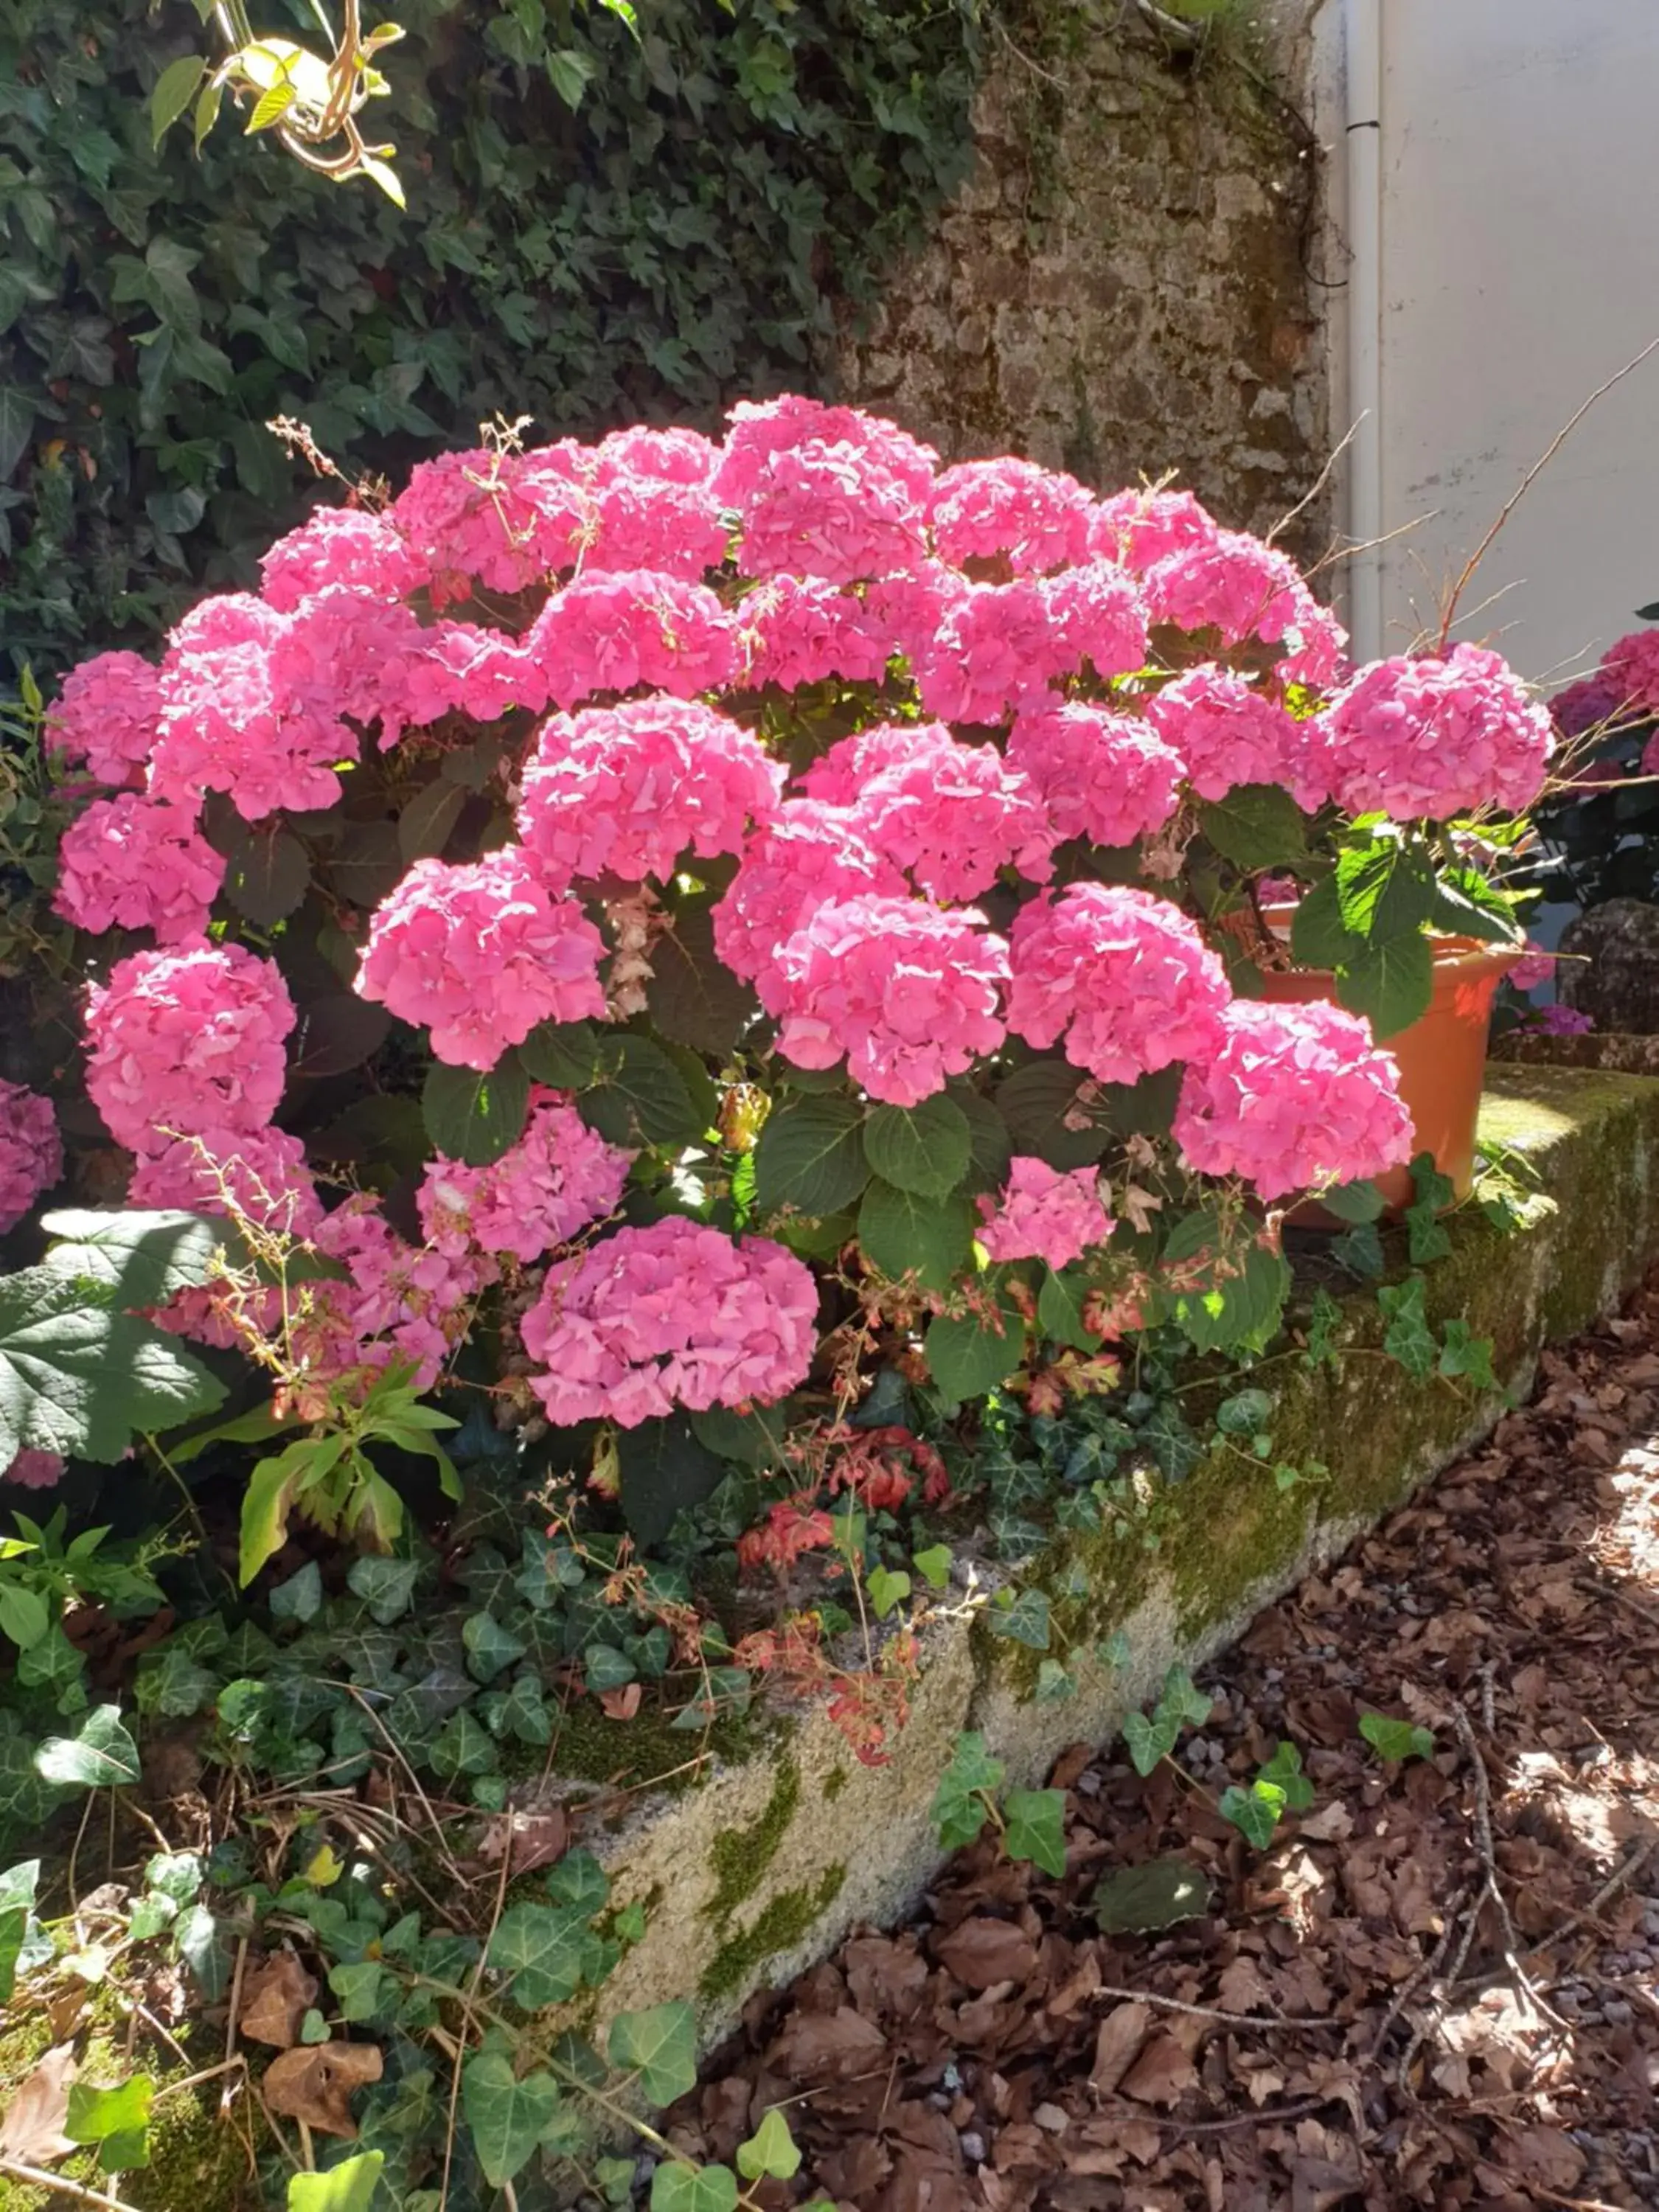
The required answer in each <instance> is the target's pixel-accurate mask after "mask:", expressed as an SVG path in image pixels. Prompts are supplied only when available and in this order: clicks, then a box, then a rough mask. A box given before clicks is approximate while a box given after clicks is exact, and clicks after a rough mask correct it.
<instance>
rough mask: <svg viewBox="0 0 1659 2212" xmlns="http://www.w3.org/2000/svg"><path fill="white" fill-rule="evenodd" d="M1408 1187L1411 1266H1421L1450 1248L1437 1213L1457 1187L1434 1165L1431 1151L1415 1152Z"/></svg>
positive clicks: (1444, 1207) (1408, 1229) (1447, 1251)
mask: <svg viewBox="0 0 1659 2212" xmlns="http://www.w3.org/2000/svg"><path fill="white" fill-rule="evenodd" d="M1412 1189H1413V1200H1412V1203H1411V1205H1410V1206H1407V1209H1406V1228H1407V1232H1408V1235H1409V1239H1410V1253H1411V1262H1412V1265H1413V1267H1427V1266H1429V1264H1430V1263H1431V1261H1435V1260H1443V1259H1444V1258H1445V1256H1446V1255H1447V1254H1448V1253H1449V1251H1450V1250H1451V1248H1452V1245H1451V1238H1450V1237H1449V1236H1448V1235H1447V1233H1446V1229H1445V1225H1444V1224H1443V1222H1442V1220H1441V1218H1440V1217H1441V1215H1442V1214H1443V1212H1445V1211H1446V1209H1447V1207H1448V1206H1449V1205H1450V1204H1451V1202H1452V1200H1454V1199H1455V1197H1456V1195H1457V1191H1456V1187H1455V1184H1454V1183H1453V1182H1452V1179H1451V1177H1450V1176H1443V1175H1442V1174H1441V1173H1440V1171H1439V1170H1438V1169H1437V1167H1436V1166H1435V1164H1434V1155H1433V1154H1432V1153H1431V1152H1419V1154H1418V1155H1417V1158H1415V1159H1414V1160H1413V1162H1412Z"/></svg>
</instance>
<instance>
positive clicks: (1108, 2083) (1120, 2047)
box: [1089, 2002, 1152, 2097]
mask: <svg viewBox="0 0 1659 2212" xmlns="http://www.w3.org/2000/svg"><path fill="white" fill-rule="evenodd" d="M1151 2027H1152V2007H1151V2006H1150V2005H1144V2004H1140V2003H1138V2002H1137V2003H1133V2004H1121V2005H1118V2006H1116V2007H1115V2008H1114V2009H1113V2010H1112V2011H1110V2012H1109V2013H1108V2014H1107V2015H1106V2017H1105V2019H1104V2020H1103V2021H1101V2023H1100V2027H1099V2030H1098V2032H1097V2034H1096V2036H1095V2063H1094V2065H1093V2067H1092V2068H1091V2069H1090V2074H1089V2079H1090V2081H1091V2082H1092V2083H1093V2085H1094V2087H1095V2089H1096V2091H1097V2093H1098V2094H1099V2095H1101V2096H1103V2097H1109V2096H1110V2095H1111V2093H1112V2092H1113V2090H1114V2089H1115V2088H1116V2087H1117V2085H1118V2083H1119V2082H1120V2081H1121V2080H1122V2079H1123V2077H1124V2075H1126V2074H1127V2072H1128V2070H1129V2069H1130V2068H1131V2067H1132V2066H1133V2064H1134V2063H1135V2061H1136V2059H1137V2058H1139V2056H1140V2047H1141V2045H1142V2044H1144V2043H1145V2042H1146V2037H1147V2033H1148V2032H1149V2031H1150V2029H1151Z"/></svg>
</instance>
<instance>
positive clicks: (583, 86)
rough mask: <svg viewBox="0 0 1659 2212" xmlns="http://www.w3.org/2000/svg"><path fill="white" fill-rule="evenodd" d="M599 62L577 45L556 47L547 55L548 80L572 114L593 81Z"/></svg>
mask: <svg viewBox="0 0 1659 2212" xmlns="http://www.w3.org/2000/svg"><path fill="white" fill-rule="evenodd" d="M598 68H599V63H598V61H597V60H596V59H595V58H594V57H593V56H592V54H588V53H584V52H582V51H581V49H580V47H578V46H559V47H556V48H555V49H554V50H553V52H550V54H549V55H548V57H547V76H548V82H549V83H550V85H551V86H552V88H553V89H554V91H555V92H556V93H557V94H558V95H559V98H560V99H561V100H563V102H564V104H565V106H567V107H568V108H569V109H570V111H571V112H572V113H573V114H574V112H575V111H576V109H577V108H579V107H580V106H581V104H582V94H584V93H585V92H586V90H587V88H588V86H589V85H590V84H592V82H593V77H594V73H595V71H596V70H598Z"/></svg>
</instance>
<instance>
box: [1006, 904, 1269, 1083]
mask: <svg viewBox="0 0 1659 2212" xmlns="http://www.w3.org/2000/svg"><path fill="white" fill-rule="evenodd" d="M1009 957H1010V963H1011V966H1012V975H1013V981H1012V987H1011V989H1010V991H1009V994H1008V1026H1009V1028H1010V1029H1011V1030H1012V1031H1013V1032H1014V1034H1015V1036H1022V1037H1024V1039H1025V1041H1026V1042H1027V1043H1028V1044H1034V1045H1036V1046H1038V1047H1040V1048H1047V1047H1048V1046H1049V1045H1052V1044H1054V1043H1056V1042H1062V1041H1063V1043H1064V1048H1065V1053H1066V1059H1067V1060H1070V1061H1071V1063H1072V1065H1073V1066H1074V1067H1082V1068H1086V1069H1087V1070H1088V1072H1089V1073H1090V1074H1091V1075H1092V1076H1094V1077H1095V1078H1096V1079H1097V1080H1098V1081H1100V1082H1102V1083H1133V1082H1135V1081H1136V1080H1138V1079H1139V1077H1141V1076H1143V1075H1152V1074H1154V1073H1156V1072H1157V1071H1158V1069H1159V1068H1160V1067H1168V1066H1170V1063H1171V1062H1172V1061H1175V1060H1194V1059H1202V1058H1204V1057H1205V1056H1206V1054H1209V1053H1211V1052H1212V1051H1213V1050H1214V1049H1215V1047H1216V1045H1217V1043H1218V1041H1219V1037H1220V1034H1221V1032H1220V1026H1219V1025H1220V1018H1221V1015H1222V1012H1223V1010H1224V1009H1225V1007H1226V1006H1227V1004H1228V1002H1229V1000H1230V999H1231V993H1230V992H1229V990H1228V988H1227V979H1226V975H1225V972H1224V970H1223V969H1222V965H1221V963H1220V961H1219V960H1218V959H1217V957H1216V956H1215V954H1214V953H1213V952H1212V951H1210V949H1209V947H1208V946H1207V945H1206V944H1205V942H1204V940H1203V939H1202V938H1201V937H1200V935H1199V933H1198V931H1197V929H1196V928H1195V927H1194V924H1193V923H1192V922H1190V921H1188V919H1187V917H1186V915H1183V914H1182V913H1180V912H1179V911H1178V910H1177V909H1176V908H1175V907H1173V906H1171V905H1170V902H1169V901H1168V900H1167V899H1160V898H1154V897H1153V896H1152V894H1151V893H1150V892H1147V891H1141V890H1130V889H1127V888H1126V887H1123V886H1121V885H1119V884H1073V885H1072V886H1071V887H1070V889H1069V890H1064V891H1062V892H1060V895H1059V896H1058V897H1055V896H1048V897H1044V898H1038V899H1033V900H1032V901H1031V902H1030V904H1029V905H1027V906H1024V907H1022V908H1020V910H1019V912H1018V915H1016V916H1015V917H1014V926H1013V929H1012V933H1011V934H1010V938H1009Z"/></svg>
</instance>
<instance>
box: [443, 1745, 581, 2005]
mask: <svg viewBox="0 0 1659 2212" xmlns="http://www.w3.org/2000/svg"><path fill="white" fill-rule="evenodd" d="M456 1717H457V1719H460V1718H462V1717H463V1716H461V1715H459V1714H458V1715H457V1716H456ZM479 1733H480V1734H481V1735H482V1734H483V1730H482V1729H481V1730H480V1731H479ZM485 1740H486V1741H488V1738H486V1739H485ZM587 1918H588V1916H587V1915H586V1913H583V1912H580V1911H572V1910H571V1909H570V1908H569V1907H568V1906H567V1907H565V1908H563V1909H562V1910H561V1909H559V1908H558V1907H556V1906H554V1905H508V1907H507V1911H505V1912H504V1913H502V1915H501V1919H500V1920H499V1921H498V1922H497V1923H496V1927H495V1934H494V1935H493V1936H491V1937H490V1939H489V1951H488V1952H487V1953H486V1954H485V1959H486V1963H487V1964H488V1965H489V1966H493V1967H494V1968H495V1970H496V1972H499V1973H503V1974H507V1975H510V1976H511V1977H512V1984H513V2002H514V2003H515V2004H519V2005H522V2006H523V2007H524V2009H525V2010H526V2012H539V2011H540V2010H541V2008H542V2007H543V2006H544V2005H552V2004H562V2003H564V2002H565V2001H566V1999H567V1998H568V1997H574V1996H575V1994H576V1992H577V1990H579V1989H580V1987H581V1984H582V1938H583V1936H584V1935H585V1934H586V1923H587Z"/></svg>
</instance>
